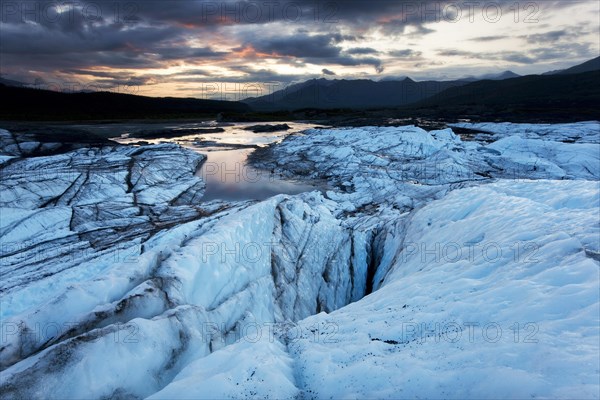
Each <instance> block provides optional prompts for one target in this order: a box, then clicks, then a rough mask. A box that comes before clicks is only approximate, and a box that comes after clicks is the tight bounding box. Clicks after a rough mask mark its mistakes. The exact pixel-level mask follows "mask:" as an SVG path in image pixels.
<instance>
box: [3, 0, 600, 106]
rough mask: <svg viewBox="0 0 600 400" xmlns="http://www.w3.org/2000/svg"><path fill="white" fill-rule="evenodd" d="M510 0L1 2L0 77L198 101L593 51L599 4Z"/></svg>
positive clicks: (548, 61) (538, 61)
mask: <svg viewBox="0 0 600 400" xmlns="http://www.w3.org/2000/svg"><path fill="white" fill-rule="evenodd" d="M515 4H518V3H515V2H514V1H496V2H483V1H480V2H471V1H458V2H457V1H446V0H440V1H431V0H427V1H418V2H417V1H405V0H396V1H387V0H380V1H368V2H367V1H353V0H350V1H348V0H346V1H341V0H340V1H324V0H322V1H319V0H316V1H315V0H307V1H304V0H303V1H290V0H278V1H269V0H262V1H250V0H242V1H233V0H232V1H193V0H190V1H185V0H173V1H169V2H168V3H165V2H159V1H141V0H139V1H116V2H112V1H111V2H104V1H102V2H99V1H98V2H93V1H88V0H80V1H78V2H68V1H64V2H62V1H3V2H2V5H1V10H0V11H1V19H0V29H1V40H0V56H1V57H0V69H1V73H2V77H3V78H8V79H17V80H22V81H25V82H30V83H31V82H34V81H36V82H38V83H40V82H42V83H43V82H48V81H54V82H73V81H77V82H80V83H83V84H93V85H95V86H97V87H102V88H110V87H111V86H113V87H114V86H127V85H129V86H133V85H137V86H139V87H140V88H141V89H140V90H141V91H143V92H145V93H148V94H152V95H161V94H168V95H182V93H186V92H189V93H186V95H195V96H198V95H201V93H194V88H196V89H198V90H200V88H201V87H202V86H203V85H204V84H206V83H210V82H221V83H223V82H230V83H236V82H237V83H250V82H255V83H268V82H278V83H290V82H294V81H300V80H304V79H306V78H314V77H321V76H329V77H334V76H335V77H339V78H372V79H381V78H386V79H389V78H390V77H393V76H395V75H397V76H401V75H406V74H411V73H417V74H420V75H426V74H429V75H431V74H433V75H435V77H445V76H450V77H451V76H455V77H456V75H460V74H463V75H464V74H467V73H472V72H473V71H474V70H477V69H479V70H481V72H489V71H491V70H493V69H494V68H502V69H507V68H510V67H513V68H519V67H520V68H522V69H523V70H524V71H525V70H528V69H529V70H531V69H533V68H534V67H537V68H538V69H542V70H543V66H545V65H553V66H554V65H557V64H560V63H565V62H566V60H581V59H586V58H592V57H595V56H597V55H598V42H597V39H595V40H594V34H596V35H597V34H598V22H597V21H598V16H599V14H598V13H599V11H598V7H599V6H598V3H597V2H596V1H594V0H592V1H570V2H560V1H545V2H540V3H528V4H527V5H525V4H523V5H518V7H517V8H518V10H515ZM569 13H570V17H568V16H567V15H569ZM542 70H540V71H539V72H542Z"/></svg>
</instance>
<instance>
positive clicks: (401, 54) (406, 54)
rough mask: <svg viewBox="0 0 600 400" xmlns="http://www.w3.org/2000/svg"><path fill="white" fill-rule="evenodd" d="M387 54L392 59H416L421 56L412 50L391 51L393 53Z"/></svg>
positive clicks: (418, 52)
mask: <svg viewBox="0 0 600 400" xmlns="http://www.w3.org/2000/svg"><path fill="white" fill-rule="evenodd" d="M387 54H388V55H390V56H392V57H398V58H418V57H421V56H422V55H423V53H422V52H420V51H415V50H412V49H404V50H393V51H389V52H388V53H387Z"/></svg>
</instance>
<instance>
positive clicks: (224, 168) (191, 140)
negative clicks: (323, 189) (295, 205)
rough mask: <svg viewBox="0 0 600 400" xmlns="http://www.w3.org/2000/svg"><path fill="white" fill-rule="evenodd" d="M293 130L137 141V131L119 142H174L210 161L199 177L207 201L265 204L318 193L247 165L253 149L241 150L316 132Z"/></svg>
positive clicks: (232, 128)
mask: <svg viewBox="0 0 600 400" xmlns="http://www.w3.org/2000/svg"><path fill="white" fill-rule="evenodd" d="M287 124H288V125H289V126H290V127H291V129H290V130H288V131H282V132H268V133H253V132H251V131H247V130H244V128H245V127H247V126H250V125H253V124H251V123H245V124H235V125H229V124H227V125H215V124H212V125H211V126H221V127H223V129H224V130H225V131H224V132H219V133H210V134H201V135H197V134H196V135H188V136H182V137H176V138H167V139H160V138H158V139H138V138H135V137H133V136H134V135H135V132H136V130H135V127H134V126H131V127H128V128H129V131H127V132H124V133H125V134H124V135H123V136H122V137H121V138H119V139H117V141H119V142H120V143H129V144H132V143H137V142H139V141H140V140H143V141H144V142H147V143H161V142H174V143H178V144H180V145H181V146H183V147H186V148H189V149H191V150H194V151H197V152H199V153H201V154H204V155H206V156H207V157H208V158H207V160H206V161H205V162H204V164H203V165H202V167H201V168H200V169H199V170H198V172H197V173H196V175H197V176H200V177H201V178H202V179H203V180H204V181H205V182H206V192H205V195H204V196H203V200H204V201H210V200H229V201H237V200H264V199H267V198H269V197H272V196H275V195H278V194H298V193H303V192H307V191H312V190H319V188H318V187H317V186H313V185H309V184H307V183H302V182H298V181H293V180H290V179H285V178H283V177H282V176H280V175H279V174H278V173H277V171H263V170H258V169H256V168H253V167H252V166H250V165H249V164H248V155H249V154H250V153H251V152H252V151H254V149H253V148H248V147H246V148H240V147H241V146H266V145H268V144H270V143H275V142H278V141H280V140H283V138H285V137H286V136H287V135H289V134H292V133H297V132H301V131H303V130H306V129H310V128H313V127H314V125H313V124H302V123H294V122H287ZM200 125H202V126H206V123H203V124H189V123H186V124H181V125H169V126H168V128H175V129H183V128H191V127H196V126H200Z"/></svg>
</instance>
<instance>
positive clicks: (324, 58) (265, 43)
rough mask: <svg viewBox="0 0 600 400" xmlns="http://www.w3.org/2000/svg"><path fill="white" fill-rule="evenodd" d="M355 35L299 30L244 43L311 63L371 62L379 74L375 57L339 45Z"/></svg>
mask: <svg viewBox="0 0 600 400" xmlns="http://www.w3.org/2000/svg"><path fill="white" fill-rule="evenodd" d="M354 40H356V37H354V36H348V35H341V34H339V33H332V34H322V35H307V34H305V33H298V34H296V35H290V36H285V37H258V38H255V39H254V40H253V41H252V42H248V43H246V46H250V47H251V48H252V49H254V50H255V51H256V52H258V53H262V54H269V55H272V56H277V57H295V58H300V59H302V60H303V61H304V62H306V63H311V64H317V65H318V64H337V65H342V66H358V65H370V66H373V67H374V68H375V70H376V71H377V72H378V73H379V72H381V71H383V67H382V62H381V60H379V59H378V58H375V57H354V56H353V55H352V54H351V53H350V52H344V51H343V49H342V47H341V46H340V45H339V44H340V43H341V42H343V41H354Z"/></svg>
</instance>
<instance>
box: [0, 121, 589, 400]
mask: <svg viewBox="0 0 600 400" xmlns="http://www.w3.org/2000/svg"><path fill="white" fill-rule="evenodd" d="M487 128H488V129H491V128H493V126H492V127H491V128H490V127H489V126H488V127H487ZM510 128H511V129H513V130H515V131H516V132H519V131H526V132H529V133H528V136H527V137H522V138H521V137H516V138H512V137H508V136H506V137H498V138H496V141H493V142H492V143H487V141H474V142H463V141H461V140H460V138H458V137H457V136H456V135H454V134H453V133H452V132H451V131H450V130H443V131H434V132H431V133H427V132H425V131H422V130H420V129H418V128H414V127H401V128H371V127H366V128H360V129H338V130H320V131H309V132H307V133H306V134H304V135H298V136H294V137H289V138H288V139H286V140H285V141H284V142H283V143H281V144H279V145H277V146H275V147H273V148H271V149H270V150H269V151H270V152H271V155H272V160H271V161H270V163H271V164H270V165H269V166H270V167H273V166H276V167H277V168H279V169H285V168H291V169H290V170H288V171H287V172H288V173H289V174H298V173H306V172H308V173H310V174H311V175H312V176H313V177H317V178H324V179H327V180H329V181H330V182H331V183H332V184H333V185H335V186H337V187H339V188H340V189H341V190H332V191H330V192H328V193H327V197H328V199H326V198H324V197H323V196H322V195H320V194H319V193H309V194H303V195H298V196H277V197H275V198H272V199H270V200H267V201H264V202H261V203H257V204H251V203H248V202H245V203H233V204H225V203H220V202H213V203H210V204H199V201H198V199H197V198H194V196H193V193H196V192H197V191H198V189H201V188H202V182H201V181H199V180H197V178H193V177H192V172H191V170H181V169H177V167H178V166H180V165H182V164H184V165H185V164H186V163H188V164H189V163H190V160H192V162H191V163H192V164H193V163H197V162H198V160H197V159H194V158H193V156H192V155H190V154H189V153H187V152H185V151H182V150H180V149H179V148H178V147H176V146H171V145H161V146H148V147H145V146H143V147H141V148H138V149H136V150H135V151H134V150H132V149H131V148H127V147H115V148H111V149H100V150H85V149H84V150H81V149H80V150H75V151H74V152H68V153H64V154H59V155H51V156H45V157H36V158H27V157H22V158H18V157H14V156H15V154H12V156H13V158H11V154H7V155H6V156H5V157H4V158H3V159H2V162H3V165H2V167H3V182H2V183H3V185H6V186H5V187H6V188H8V189H9V192H7V193H9V195H8V196H9V197H4V193H5V191H4V190H3V196H2V205H3V208H2V213H3V214H2V232H3V244H4V243H6V241H10V243H11V244H12V246H13V247H11V250H10V251H9V252H5V251H4V248H3V254H2V255H3V263H2V267H3V271H2V273H3V275H5V274H6V276H7V277H9V278H10V279H7V280H6V281H5V280H4V278H3V280H2V282H3V284H4V283H5V282H6V284H4V286H3V287H2V290H3V296H2V315H3V321H2V322H3V338H2V346H1V347H0V360H1V361H2V363H3V365H4V366H3V368H5V367H8V366H9V365H11V366H10V367H8V368H6V369H4V371H3V372H2V374H1V377H0V382H1V385H2V390H3V393H4V394H5V395H6V396H7V397H8V398H10V397H31V396H44V394H45V393H48V392H51V393H52V394H53V396H54V397H56V398H59V397H60V398H78V397H79V398H80V397H86V398H101V397H106V396H116V397H128V396H132V397H140V398H141V397H146V396H150V395H152V397H153V398H186V397H187V398H200V397H205V398H215V397H218V398H223V397H251V396H257V397H271V398H283V397H294V396H297V395H299V394H300V395H302V396H304V397H319V398H321V397H330V396H333V397H336V398H337V397H391V398H397V397H415V396H421V397H440V396H441V397H456V398H463V397H490V396H491V397H515V398H516V397H519V398H521V397H525V396H527V397H530V396H533V397H573V396H574V395H577V397H594V396H595V394H597V393H598V382H597V376H598V373H599V369H600V368H599V366H598V362H597V355H598V346H597V342H598V338H599V335H598V328H597V327H598V322H599V321H598V304H599V301H598V293H597V292H598V291H597V288H598V285H599V283H598V254H600V253H599V247H600V245H599V244H598V237H599V236H598V235H599V231H598V229H599V227H598V223H597V214H598V207H600V204H599V200H598V196H599V194H598V176H600V166H599V165H598V163H599V162H600V156H599V155H598V151H597V149H598V140H596V139H594V137H595V136H594V135H596V132H597V128H598V124H591V123H586V124H571V125H568V126H554V127H553V128H552V127H548V126H544V127H541V128H540V130H541V131H543V132H544V134H543V135H544V136H546V137H548V136H550V137H552V138H554V139H553V140H552V141H548V140H542V139H540V138H535V137H532V135H531V134H530V132H531V131H532V130H535V126H528V127H526V128H524V127H523V126H521V125H514V126H511V127H510ZM573 131H576V132H579V133H581V135H580V139H578V140H573V138H571V139H570V140H565V141H561V140H558V139H560V137H561V136H560V135H561V132H565V135H567V133H568V134H569V137H572V136H573V135H572V132H573ZM569 132H570V133H569ZM518 136H522V135H518ZM563 137H565V136H564V135H563ZM557 138H558V139H557ZM582 138H583V139H582ZM5 140H6V141H9V139H5ZM565 142H568V143H565ZM573 142H575V143H573ZM21 147H22V148H27V146H21ZM29 147H32V148H33V147H35V146H29ZM82 151H83V152H86V153H85V154H86V156H87V157H89V159H90V160H95V161H93V162H89V161H88V163H87V165H89V166H87V167H81V166H79V165H80V163H81V161H80V159H82V158H83V157H81V153H78V152H82ZM144 153H146V154H148V155H150V154H152V157H147V158H145V157H144ZM161 154H162V155H164V157H163V158H159V159H160V162H156V163H152V162H151V161H150V160H153V159H155V157H157V156H159V155H161ZM57 157H58V158H57ZM190 157H192V158H190ZM196 157H197V156H196ZM98 160H106V161H103V162H106V163H108V162H109V161H110V163H116V164H114V166H113V167H111V168H107V169H106V171H110V174H111V175H110V178H107V176H106V173H102V172H97V173H94V174H91V175H92V177H93V179H92V182H96V185H97V186H96V187H93V186H89V185H90V180H89V179H85V180H81V179H82V178H80V176H81V175H82V172H83V175H85V174H86V173H87V172H86V171H90V170H93V169H91V166H93V165H97V164H98ZM193 160H196V161H193ZM74 161H75V163H74ZM140 162H141V164H142V165H141V166H140V167H139V168H138V167H136V165H138V164H139V163H140ZM165 162H167V165H172V166H173V167H168V168H167V171H166V173H165V171H163V168H162V167H161V163H165ZM65 163H67V165H69V167H68V168H67V170H66V171H65V170H61V169H60V168H58V166H59V165H60V166H61V168H62V166H63V165H65ZM100 164H102V163H100ZM19 165H20V166H19ZM72 165H75V166H77V167H73V166H72ZM111 165H112V164H111ZM48 166H50V167H48ZM132 166H133V169H132ZM290 166H293V167H290ZM17 167H18V168H17ZM11 168H13V169H12V170H11ZM40 168H46V169H49V170H50V171H51V172H52V173H56V174H57V175H59V177H57V178H55V181H52V182H57V183H56V184H51V185H48V184H46V182H45V181H44V180H42V179H37V180H36V179H33V180H31V179H29V177H28V176H27V174H26V172H25V171H30V170H31V169H33V170H36V169H40ZM113 168H114V169H113ZM169 168H170V169H169ZM136 169H138V170H140V171H143V172H144V174H143V180H140V179H133V180H132V179H131V177H132V176H134V175H132V173H129V174H128V173H127V172H126V171H128V170H130V171H135V170H136ZM175 170H176V171H177V173H178V174H180V175H179V178H178V179H177V182H174V181H172V180H169V179H166V177H168V176H169V175H170V174H173V171H175ZM6 171H12V172H11V173H10V174H8V175H5V174H6ZM73 171H76V172H75V173H73ZM98 171H102V169H99V170H98ZM283 172H286V171H283ZM65 175H67V177H68V178H65ZM5 176H9V177H10V179H9V180H5V179H4V177H5ZM493 178H503V179H502V180H500V181H498V182H496V183H494V182H493V181H494V179H493ZM508 178H510V179H511V180H509V179H508ZM515 178H517V179H516V180H514V179H515ZM529 178H534V179H540V178H547V179H561V181H557V180H540V181H531V180H528V179H529ZM565 179H566V180H565ZM572 179H576V180H574V181H573V180H572ZM30 181H31V182H32V183H31V185H33V186H29V185H30V183H29V182H30ZM98 182H100V184H99V183H98ZM134 182H140V183H141V182H143V183H144V185H145V186H143V185H142V186H139V190H138V189H136V184H134ZM182 182H188V183H185V184H183V183H182ZM63 186H67V187H68V186H72V187H78V190H76V191H73V190H72V189H71V191H69V190H68V188H67V189H65V188H63ZM18 187H20V188H25V190H23V189H21V190H20V191H17V189H15V188H18ZM100 187H101V188H102V190H98V188H100ZM155 187H159V188H160V190H159V189H155ZM190 187H193V188H195V189H194V190H188V189H189V188H190ZM32 188H35V189H32ZM42 189H43V190H42ZM47 192H48V193H47ZM143 192H145V193H147V194H148V195H147V196H144V195H143ZM158 192H160V193H163V194H164V193H168V195H167V196H164V195H161V196H157V195H156V193H158ZM182 192H183V193H184V195H180V194H181V193H182ZM46 193H47V194H46ZM70 193H76V195H74V196H73V195H71V194H70ZM85 193H88V195H84V194H85ZM140 193H141V194H140ZM185 193H188V194H185ZM140 198H142V199H145V200H143V201H141V202H140V200H139V199H140ZM20 199H23V200H28V201H27V202H25V201H20ZM70 199H75V200H70ZM106 199H110V201H109V202H106ZM119 203H125V204H127V205H128V206H127V207H121V206H120V205H121V204H119ZM100 204H102V207H99V205H100ZM115 204H118V206H116V205H115ZM42 205H43V207H41V208H40V206H42ZM80 209H83V210H84V214H80V215H84V217H82V218H80V219H76V220H75V224H74V225H73V222H71V224H66V225H65V223H64V221H65V219H66V217H68V216H69V215H74V213H75V210H80ZM86 210H93V212H91V211H86ZM5 216H6V217H5ZM163 216H171V217H170V218H169V219H167V220H166V221H165V223H164V224H163V225H161V222H162V220H163V219H164V217H163ZM119 221H123V222H119ZM17 222H18V223H17ZM128 222H129V223H128ZM24 224H26V225H24ZM35 227H37V228H35ZM73 227H77V228H78V229H79V230H78V231H77V229H74V228H73ZM34 228H35V229H34ZM111 235H113V236H111ZM113 237H118V238H121V237H124V238H125V239H124V240H122V242H119V243H114V239H111V238H113ZM55 240H60V243H62V245H54V246H53V247H49V248H50V249H55V248H58V249H68V251H65V252H63V253H61V252H58V253H57V252H56V251H49V250H45V251H39V249H48V247H45V246H48V243H57V242H53V241H55ZM22 241H26V242H27V245H26V246H22V247H19V246H16V247H15V245H14V244H15V243H21V242H22ZM65 243H66V245H65ZM69 246H72V247H69ZM79 248H82V249H87V250H86V251H81V252H79V253H78V252H75V251H73V249H79ZM36 249H37V250H36ZM33 257H36V258H33ZM32 260H36V261H39V262H37V263H36V262H34V261H32ZM374 267H378V269H377V270H376V271H375V270H374ZM46 270H47V271H49V272H50V274H47V275H46V274H45V273H43V272H42V271H46ZM22 272H26V273H22ZM23 276H26V277H28V278H27V279H24V278H23ZM367 277H369V278H372V279H373V281H372V282H368V281H367ZM371 288H372V289H376V290H377V291H376V292H375V293H372V294H371V295H369V296H367V297H365V298H363V299H361V298H362V297H363V295H364V294H365V293H367V292H369V291H370V289H371ZM358 300H360V301H358ZM352 301H354V303H352V304H350V305H347V306H346V304H348V303H349V302H352ZM340 307H341V308H340ZM57 310H60V311H61V312H60V313H57ZM336 310H337V311H336ZM312 314H316V315H314V316H311V315H312ZM286 321H287V322H288V323H289V324H290V325H289V326H290V327H291V328H293V329H290V330H289V331H285V332H281V329H282V328H283V327H285V326H286V325H285V323H286ZM291 321H295V322H298V324H297V325H295V324H291ZM274 322H277V323H278V324H275V325H273V324H272V323H274ZM515 323H517V324H518V325H514V324H515ZM52 324H56V326H57V327H58V329H55V330H56V331H57V333H59V334H58V335H54V336H53V335H52V332H53V331H52V329H46V332H40V328H39V327H45V328H48V327H54V325H52ZM423 324H425V325H423ZM436 324H437V325H436ZM490 324H491V325H490ZM64 327H68V329H65V328H64ZM498 327H499V328H500V329H501V330H502V334H501V336H500V337H499V339H498V340H496V341H494V340H495V338H493V337H490V336H489V335H492V334H493V333H494V332H495V331H494V329H497V328H498ZM511 327H512V328H511ZM484 328H486V329H487V330H486V331H485V332H484V331H483V329H484ZM515 328H516V329H515ZM13 329H16V330H15V331H13ZM257 330H259V332H260V333H261V334H260V335H253V333H254V332H256V331H257ZM278 330H279V331H278ZM534 331H535V332H534ZM516 332H518V335H517V336H518V338H517V339H516V340H515V338H516V336H515V335H516ZM471 333H472V334H473V335H474V336H473V340H471V339H470V335H471ZM532 333H533V336H531V334H532ZM458 334H460V335H461V336H460V339H458V340H456V338H457V337H458ZM483 334H485V335H488V337H485V336H483ZM290 335H291V336H290ZM240 337H241V340H240ZM436 338H437V339H436ZM525 338H529V339H532V340H533V339H535V340H537V342H535V343H534V342H528V341H527V342H526V341H525ZM491 339H494V340H491ZM40 350H41V351H40ZM19 360H22V361H20V362H19ZM559 360H561V362H563V363H564V365H566V367H560V366H558V367H557V366H556V364H557V363H558V361H559ZM15 362H16V363H15ZM367 366H368V368H367ZM507 382H511V384H510V385H509V384H507Z"/></svg>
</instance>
